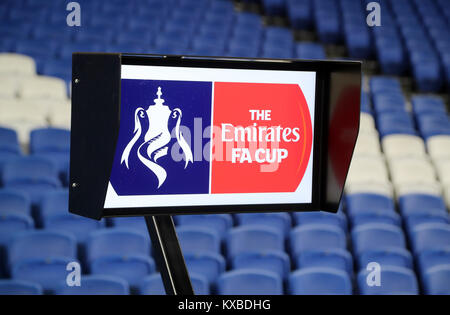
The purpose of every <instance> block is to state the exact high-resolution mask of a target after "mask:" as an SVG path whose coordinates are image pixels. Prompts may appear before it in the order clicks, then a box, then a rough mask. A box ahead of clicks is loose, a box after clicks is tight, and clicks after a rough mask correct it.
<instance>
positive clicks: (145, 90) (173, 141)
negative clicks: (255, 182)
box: [110, 79, 212, 195]
mask: <svg viewBox="0 0 450 315" xmlns="http://www.w3.org/2000/svg"><path fill="white" fill-rule="evenodd" d="M211 97H212V83H211V82H192V81H161V80H135V79H122V89H121V112H120V130H119V137H118V142H117V146H116V153H115V156H114V163H113V168H112V172H111V177H110V181H111V184H112V186H113V187H114V190H115V191H116V192H117V194H118V195H164V194H207V193H209V170H210V166H209V163H210V162H209V161H207V160H205V159H204V158H203V157H201V159H197V160H198V161H196V159H194V156H193V153H194V148H193V147H192V146H193V140H192V139H191V138H192V137H193V136H194V134H193V133H194V118H196V119H199V118H200V119H202V124H203V126H209V125H210V122H211ZM186 128H188V129H189V131H190V134H188V133H187V132H186ZM197 136H198V135H197ZM209 140H210V139H208V138H203V137H202V148H203V147H205V145H206V144H207V143H208V142H209ZM174 146H175V147H174ZM173 149H174V150H175V151H176V152H177V153H176V154H175V155H172V151H173Z"/></svg>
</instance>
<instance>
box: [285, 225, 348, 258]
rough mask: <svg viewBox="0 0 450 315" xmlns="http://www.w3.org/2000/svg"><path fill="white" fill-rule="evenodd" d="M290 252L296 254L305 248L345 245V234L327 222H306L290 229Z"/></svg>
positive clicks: (326, 247) (341, 246) (340, 246)
mask: <svg viewBox="0 0 450 315" xmlns="http://www.w3.org/2000/svg"><path fill="white" fill-rule="evenodd" d="M290 245H291V252H292V254H293V255H295V256H296V255H298V254H300V253H301V252H302V251H305V250H314V249H328V248H342V249H344V248H345V247H346V236H345V233H344V231H342V229H341V228H339V227H336V226H332V225H327V224H307V225H303V226H299V227H297V228H295V229H294V230H292V232H291V236H290Z"/></svg>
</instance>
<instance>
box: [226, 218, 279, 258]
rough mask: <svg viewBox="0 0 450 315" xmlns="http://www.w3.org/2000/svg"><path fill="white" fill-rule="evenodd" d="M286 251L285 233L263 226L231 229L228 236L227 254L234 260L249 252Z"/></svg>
mask: <svg viewBox="0 0 450 315" xmlns="http://www.w3.org/2000/svg"><path fill="white" fill-rule="evenodd" d="M268 250H280V251H283V250H284V236H283V233H281V232H280V231H278V230H277V229H275V228H271V227H267V226H262V225H247V226H240V227H237V228H234V229H231V230H230V232H228V235H227V254H228V258H230V259H232V258H233V257H235V256H236V255H238V254H240V253H244V252H248V251H258V252H265V251H268Z"/></svg>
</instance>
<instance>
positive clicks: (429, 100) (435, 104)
mask: <svg viewBox="0 0 450 315" xmlns="http://www.w3.org/2000/svg"><path fill="white" fill-rule="evenodd" d="M411 103H412V107H413V111H414V114H415V115H426V114H438V115H446V109H445V103H444V101H443V100H442V99H441V98H439V97H433V96H426V95H415V96H413V97H412V98H411Z"/></svg>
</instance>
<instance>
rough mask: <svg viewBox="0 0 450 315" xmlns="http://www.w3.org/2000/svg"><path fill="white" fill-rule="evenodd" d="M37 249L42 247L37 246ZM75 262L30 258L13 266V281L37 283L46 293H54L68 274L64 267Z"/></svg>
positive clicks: (59, 259) (69, 259)
mask: <svg viewBox="0 0 450 315" xmlns="http://www.w3.org/2000/svg"><path fill="white" fill-rule="evenodd" d="M37 247H38V249H39V248H40V247H42V245H41V244H40V245H37ZM71 262H76V259H74V258H56V257H54V258H31V259H23V260H21V261H18V262H16V263H14V264H13V266H12V270H11V276H12V278H13V279H17V280H24V281H30V282H36V283H39V284H40V285H41V286H42V287H43V289H44V290H45V291H47V292H50V293H52V292H54V291H55V290H56V289H57V288H59V287H60V286H61V283H64V282H66V278H67V275H68V272H67V270H66V266H67V265H68V264H69V263H71Z"/></svg>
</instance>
